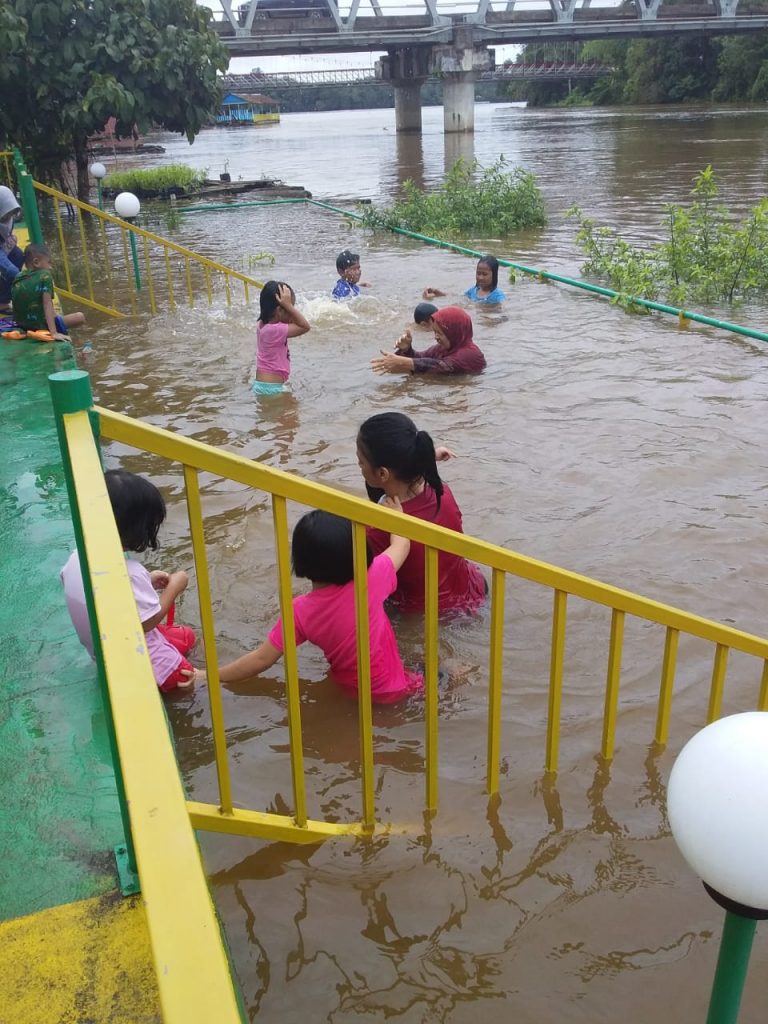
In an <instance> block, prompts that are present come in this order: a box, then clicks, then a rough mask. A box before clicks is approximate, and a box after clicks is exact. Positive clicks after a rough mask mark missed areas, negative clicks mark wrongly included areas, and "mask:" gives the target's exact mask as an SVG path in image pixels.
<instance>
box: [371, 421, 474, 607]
mask: <svg viewBox="0 0 768 1024" xmlns="http://www.w3.org/2000/svg"><path fill="white" fill-rule="evenodd" d="M451 457H452V452H449V451H448V449H446V448H438V449H437V450H436V449H435V446H434V444H433V442H432V438H431V437H430V436H429V434H427V433H426V431H424V430H417V429H416V424H415V423H414V422H413V420H411V419H409V418H408V417H407V416H405V415H404V414H403V413H401V412H385V413H380V414H379V415H377V416H371V417H370V418H369V419H367V420H366V421H365V423H363V425H362V426H361V427H360V432H359V433H358V435H357V461H358V465H359V466H360V471H361V472H362V474H363V479H364V480H365V486H366V489H367V490H368V496H369V498H370V499H371V500H372V501H381V500H382V497H383V496H384V497H385V498H386V499H387V500H388V501H392V500H395V499H398V500H399V501H400V502H401V504H402V509H403V512H407V513H408V515H411V516H416V517H417V518H418V519H424V520H425V521H427V522H432V523H437V524H438V525H439V526H446V527H448V529H450V530H456V531H457V532H458V533H463V530H462V525H461V512H460V510H459V506H458V505H457V504H456V500H455V498H454V497H453V494H452V493H451V490H450V488H449V487H447V486H446V485H445V484H444V483H443V481H442V480H441V479H440V474H439V473H438V471H437V461H438V460H439V461H441V462H442V461H445V460H446V459H449V458H451ZM385 541H386V534H383V533H382V532H381V530H376V529H373V528H369V529H368V542H369V544H370V545H371V548H372V549H373V551H374V553H376V552H378V551H381V550H382V549H383V545H384V543H385ZM437 576H438V599H437V602H438V608H439V609H440V611H463V612H473V611H475V610H476V609H477V608H478V607H479V606H480V605H481V604H482V602H483V601H484V600H485V595H486V593H487V592H488V586H487V584H486V582H485V577H484V576H483V574H482V573H481V572H480V570H479V569H478V567H477V566H476V565H474V564H473V563H472V562H468V561H467V560H466V558H461V557H460V556H459V555H451V554H447V553H445V552H442V551H441V552H440V553H439V555H438V559H437ZM392 600H393V602H394V603H395V604H397V605H398V606H399V607H401V608H402V609H403V610H404V611H423V610H424V547H423V545H421V544H416V543H412V544H411V550H410V554H409V555H408V557H407V558H406V559H405V561H404V563H403V565H402V568H401V569H400V571H399V572H398V574H397V590H396V591H395V593H394V595H393V598H392Z"/></svg>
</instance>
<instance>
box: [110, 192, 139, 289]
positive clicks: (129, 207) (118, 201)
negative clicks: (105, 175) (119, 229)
mask: <svg viewBox="0 0 768 1024" xmlns="http://www.w3.org/2000/svg"><path fill="white" fill-rule="evenodd" d="M140 209H141V203H140V202H139V197H138V196H135V195H134V194H133V192H120V193H118V195H116V196H115V213H116V214H117V215H118V217H122V218H123V220H127V221H132V220H133V218H134V217H138V215H139V210H140ZM125 230H127V229H126V228H123V231H125ZM128 237H129V238H130V240H131V258H132V260H133V281H134V284H135V285H136V291H137V292H140V291H141V271H140V270H139V254H138V252H137V250H136V232H135V231H134V230H133V228H131V229H128Z"/></svg>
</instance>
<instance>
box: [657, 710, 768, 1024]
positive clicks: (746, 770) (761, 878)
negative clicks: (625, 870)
mask: <svg viewBox="0 0 768 1024" xmlns="http://www.w3.org/2000/svg"><path fill="white" fill-rule="evenodd" d="M667 815H668V817H669V824H670V827H671V829H672V835H673V836H674V837H675V842H676V843H677V845H678V847H679V848H680V852H681V853H682V855H683V857H684V858H685V859H686V861H687V862H688V864H689V865H690V866H691V867H692V868H693V870H694V871H695V872H696V873H697V874H698V875H699V877H700V878H701V880H702V881H703V882H704V886H705V888H706V890H707V892H708V893H709V895H710V896H711V897H712V898H713V899H714V900H715V901H716V902H717V903H719V904H720V906H721V907H723V908H724V909H725V911H726V918H725V926H724V928H723V937H722V941H721V944H720V955H719V958H718V963H717V970H716V972H715V980H714V984H713V986H712V998H711V1001H710V1008H709V1016H708V1017H707V1021H708V1024H735V1021H736V1020H737V1019H738V1013H739V1006H740V1003H741V993H742V990H743V987H744V981H745V979H746V974H747V966H748V964H749V956H750V953H751V950H752V940H753V938H754V933H755V925H756V922H757V921H759V920H762V919H764V918H768V712H765V711H749V712H746V713H744V714H741V715H732V716H730V717H728V718H721V719H720V720H719V721H717V722H713V723H712V724H711V725H708V726H707V727H706V728H705V729H702V730H701V732H699V733H697V734H696V735H695V736H694V737H693V739H691V740H689V742H688V743H687V744H686V745H685V747H683V749H682V751H681V752H680V754H679V756H678V758H677V760H676V761H675V764H674V767H673V768H672V772H671V774H670V777H669V785H668V787H667Z"/></svg>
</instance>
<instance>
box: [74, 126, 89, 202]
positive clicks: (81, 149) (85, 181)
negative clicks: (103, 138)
mask: <svg viewBox="0 0 768 1024" xmlns="http://www.w3.org/2000/svg"><path fill="white" fill-rule="evenodd" d="M75 166H76V167H77V198H78V199H79V200H81V202H83V203H87V202H89V201H90V191H91V183H90V180H89V178H88V139H87V138H86V137H85V136H84V135H83V136H81V137H79V138H76V139H75Z"/></svg>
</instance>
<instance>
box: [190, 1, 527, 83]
mask: <svg viewBox="0 0 768 1024" xmlns="http://www.w3.org/2000/svg"><path fill="white" fill-rule="evenodd" d="M243 2H245V0H243ZM379 2H380V5H381V7H382V9H383V10H385V11H387V13H391V14H422V13H423V12H424V11H425V5H424V4H423V3H419V2H418V0H406V2H405V3H403V2H402V0H379ZM198 3H200V4H202V5H203V6H204V7H209V8H210V9H211V10H212V11H213V12H214V17H223V16H224V11H223V9H222V7H221V5H220V4H219V3H217V0H198ZM502 3H503V0H496V9H497V10H502V9H503V7H502ZM339 6H340V11H341V15H342V17H346V15H347V14H348V13H349V8H350V6H351V0H339ZM476 6H477V4H476V0H466V2H462V0H438V8H439V10H441V11H442V10H445V12H446V13H448V12H449V11H450V12H452V13H459V12H461V11H467V12H468V11H473V10H475V9H476ZM536 6H539V5H538V4H536ZM237 7H238V0H232V9H233V10H236V9H237ZM358 14H359V15H361V16H364V17H365V16H372V15H373V8H372V7H371V4H370V0H360V8H359V10H358ZM494 49H495V50H496V62H497V63H499V64H500V63H502V61H504V60H506V59H507V58H514V55H515V54H516V53H517V52H518V51H519V49H520V47H519V46H496V47H495V48H494ZM380 56H381V53H367V52H365V51H363V52H358V53H330V54H322V55H319V56H317V57H308V56H307V55H306V54H300V55H297V56H295V57H234V58H233V59H232V60H231V61H230V64H229V71H230V72H231V74H233V75H238V74H240V75H242V74H246V73H247V72H249V71H251V70H253V68H255V67H259V68H261V70H262V71H265V72H267V73H270V72H283V73H285V72H287V71H323V70H328V69H332V68H373V65H374V63H375V61H376V59H377V58H378V57H380Z"/></svg>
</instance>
